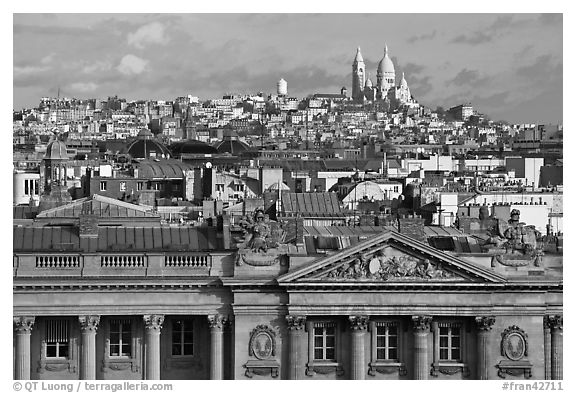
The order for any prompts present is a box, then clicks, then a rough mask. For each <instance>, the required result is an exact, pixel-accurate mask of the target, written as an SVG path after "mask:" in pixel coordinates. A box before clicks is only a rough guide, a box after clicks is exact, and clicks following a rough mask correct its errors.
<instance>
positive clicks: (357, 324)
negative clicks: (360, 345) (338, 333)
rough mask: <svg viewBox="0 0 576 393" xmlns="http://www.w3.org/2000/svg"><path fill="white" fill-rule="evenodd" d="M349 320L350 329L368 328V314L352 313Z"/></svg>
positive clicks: (364, 329)
mask: <svg viewBox="0 0 576 393" xmlns="http://www.w3.org/2000/svg"><path fill="white" fill-rule="evenodd" d="M348 322H350V329H352V331H360V332H362V331H366V330H367V329H368V316H366V315H350V316H349V317H348Z"/></svg>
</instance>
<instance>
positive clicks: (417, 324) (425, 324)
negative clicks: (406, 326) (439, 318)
mask: <svg viewBox="0 0 576 393" xmlns="http://www.w3.org/2000/svg"><path fill="white" fill-rule="evenodd" d="M430 323H432V317H431V316H424V315H413V316H412V324H413V328H414V331H415V332H422V333H425V332H428V331H430Z"/></svg>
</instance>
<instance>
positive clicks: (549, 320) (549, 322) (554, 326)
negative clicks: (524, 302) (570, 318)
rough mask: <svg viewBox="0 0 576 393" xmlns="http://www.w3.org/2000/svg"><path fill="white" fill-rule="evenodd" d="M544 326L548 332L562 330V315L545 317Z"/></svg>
mask: <svg viewBox="0 0 576 393" xmlns="http://www.w3.org/2000/svg"><path fill="white" fill-rule="evenodd" d="M544 326H545V327H548V328H549V329H550V330H564V317H563V316H562V315H546V316H545V317H544Z"/></svg>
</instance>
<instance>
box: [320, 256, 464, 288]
mask: <svg viewBox="0 0 576 393" xmlns="http://www.w3.org/2000/svg"><path fill="white" fill-rule="evenodd" d="M325 278H329V279H336V278H337V279H347V280H377V281H419V280H442V279H449V280H460V279H462V278H461V277H459V276H456V275H455V274H454V273H452V272H449V271H447V270H445V269H443V268H441V267H440V266H438V265H435V264H433V263H432V262H430V260H429V259H419V258H416V257H414V256H411V255H406V254H404V255H393V256H389V255H385V253H384V252H382V251H378V252H376V253H374V254H373V255H372V256H363V255H359V256H358V257H356V258H355V259H354V260H352V261H351V262H348V263H345V264H343V265H341V266H339V267H338V268H336V269H334V270H332V271H330V272H329V273H328V275H326V276H325Z"/></svg>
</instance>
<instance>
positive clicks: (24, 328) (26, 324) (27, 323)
mask: <svg viewBox="0 0 576 393" xmlns="http://www.w3.org/2000/svg"><path fill="white" fill-rule="evenodd" d="M34 321H35V317H14V329H15V330H16V331H17V332H19V333H30V332H31V331H32V328H33V327H34Z"/></svg>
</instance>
